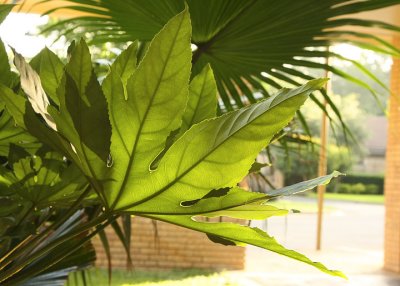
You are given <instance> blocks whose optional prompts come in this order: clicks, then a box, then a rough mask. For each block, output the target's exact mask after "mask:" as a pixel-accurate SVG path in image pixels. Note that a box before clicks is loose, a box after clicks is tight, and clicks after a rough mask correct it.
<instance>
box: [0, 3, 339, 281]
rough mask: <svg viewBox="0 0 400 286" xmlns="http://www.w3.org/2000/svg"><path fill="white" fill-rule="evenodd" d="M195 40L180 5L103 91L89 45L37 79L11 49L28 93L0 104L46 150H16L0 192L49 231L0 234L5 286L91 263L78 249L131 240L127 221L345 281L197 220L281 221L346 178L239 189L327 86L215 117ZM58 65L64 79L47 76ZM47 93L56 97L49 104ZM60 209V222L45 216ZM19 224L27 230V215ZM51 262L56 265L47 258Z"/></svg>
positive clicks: (266, 242)
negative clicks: (102, 237) (108, 231)
mask: <svg viewBox="0 0 400 286" xmlns="http://www.w3.org/2000/svg"><path fill="white" fill-rule="evenodd" d="M190 39H191V25H190V17H189V13H188V10H187V9H185V10H184V11H183V12H181V13H179V14H178V15H176V16H175V17H173V18H172V19H171V20H170V21H169V22H168V23H167V24H166V25H165V27H164V28H162V29H161V31H160V32H159V33H157V34H156V36H155V37H154V39H153V40H152V41H151V43H150V45H149V47H148V50H147V52H146V54H145V55H144V57H143V59H142V60H141V61H140V62H139V64H137V53H136V49H137V48H136V43H134V44H132V45H131V46H130V47H129V48H128V49H127V50H126V51H125V52H124V53H122V54H121V55H120V57H119V58H118V59H117V60H116V61H115V62H114V64H113V65H112V66H111V67H110V71H109V74H108V75H107V77H106V78H105V79H104V81H103V83H102V84H101V85H100V83H99V82H98V80H97V76H96V74H95V72H94V70H93V66H92V63H91V55H90V53H89V49H88V47H87V45H86V43H85V42H84V41H83V40H80V41H79V42H78V43H74V44H73V45H72V46H71V47H70V48H69V53H70V57H69V62H68V63H67V64H66V65H65V66H62V63H61V61H59V60H57V59H56V57H55V55H54V54H52V53H51V52H50V51H48V50H44V51H43V52H42V53H41V54H40V55H39V56H38V57H36V58H35V59H34V60H33V65H34V67H35V69H36V70H37V72H36V71H35V70H34V69H32V68H31V67H30V65H28V64H27V63H26V62H25V60H24V59H23V58H22V57H21V56H20V55H18V54H17V53H15V63H16V67H17V68H18V69H19V72H20V74H21V77H20V81H21V87H22V89H18V88H17V89H12V88H10V87H7V86H5V85H3V84H0V100H1V102H2V104H4V105H5V108H6V110H5V112H8V113H9V114H10V115H11V116H12V117H13V119H14V121H15V123H16V124H17V125H18V126H19V127H20V128H22V129H24V130H26V131H27V132H28V133H29V134H30V136H33V137H34V138H36V140H37V141H38V142H40V148H38V149H37V150H34V151H32V152H31V153H29V152H27V150H25V149H24V148H21V146H15V147H10V148H9V150H10V152H9V154H8V158H6V160H7V164H6V167H4V170H3V169H1V170H2V174H1V175H2V176H1V178H2V185H3V186H4V190H5V192H6V193H7V196H9V195H10V193H11V194H12V195H15V196H17V197H18V199H19V200H21V201H22V202H23V203H29V206H30V207H31V208H32V207H33V209H34V210H36V211H37V212H38V213H39V214H40V215H43V214H44V217H43V220H42V224H45V225H44V226H43V228H42V227H39V226H42V224H40V225H39V226H38V225H35V226H34V227H33V229H32V232H31V233H30V234H31V235H28V236H25V239H26V241H25V240H24V241H23V242H22V243H20V244H13V245H12V244H10V242H9V239H8V240H7V237H8V234H5V235H6V236H5V237H6V238H2V240H1V241H2V243H3V244H5V245H6V247H3V248H2V251H4V252H5V253H6V255H5V256H4V257H3V259H1V260H0V269H3V271H2V272H1V273H0V283H2V285H15V284H18V283H22V282H25V281H28V280H29V279H32V278H33V279H38V277H39V278H40V277H43V276H40V275H43V274H46V273H48V272H51V271H55V270H60V268H61V266H65V267H67V266H70V264H69V263H72V262H74V263H76V261H75V259H76V258H80V255H84V256H85V257H86V259H81V260H82V261H85V262H86V261H90V259H92V258H93V257H92V255H91V251H89V250H90V249H89V250H88V251H82V252H80V250H82V248H83V247H86V246H87V245H89V244H87V243H88V241H89V240H90V239H91V238H92V237H93V236H94V235H96V234H98V233H100V234H101V233H102V231H103V229H104V228H105V227H106V226H107V225H109V224H111V225H112V226H113V227H114V229H116V231H117V233H119V234H120V235H121V237H123V236H127V235H128V234H129V230H128V229H127V228H128V227H129V226H125V227H124V230H122V229H121V227H119V226H118V225H116V224H115V221H116V219H117V218H118V217H120V216H121V215H128V216H129V215H137V216H143V217H148V218H153V219H158V220H161V221H166V222H170V223H173V224H177V225H180V226H183V227H186V228H190V229H193V230H196V231H200V232H204V233H206V234H207V235H208V236H209V237H210V239H212V240H213V241H218V242H220V243H223V244H229V245H243V244H253V245H256V246H259V247H261V248H265V249H268V250H271V251H274V252H276V253H279V254H281V255H285V256H288V257H290V258H293V259H297V260H299V261H302V262H305V263H307V264H310V265H312V266H314V267H316V268H318V269H320V270H321V271H324V272H326V273H328V274H331V275H336V276H341V277H344V275H343V274H342V273H341V272H339V271H335V270H328V269H327V268H326V267H325V266H324V265H322V264H320V263H316V262H312V261H311V260H310V259H308V258H307V257H305V256H304V255H302V254H300V253H298V252H296V251H293V250H288V249H286V248H284V247H283V246H282V245H280V244H279V243H278V242H277V241H276V240H275V239H274V238H272V237H271V236H269V235H268V234H266V233H265V232H263V231H261V230H259V229H257V228H250V227H246V226H240V225H236V224H230V223H205V222H203V221H202V220H201V219H197V218H201V217H215V216H216V217H219V216H228V217H235V218H243V219H265V218H268V217H270V216H273V215H282V214H285V213H286V211H285V210H280V209H277V208H275V207H273V206H270V205H268V204H266V203H267V201H268V200H270V199H273V198H275V197H277V196H282V195H291V194H293V193H297V192H301V191H305V190H309V189H312V188H314V187H316V186H317V185H321V184H326V183H328V182H329V181H330V180H331V179H332V178H333V177H336V176H338V175H339V173H336V172H334V173H332V174H331V175H327V176H324V177H321V178H317V179H313V180H310V181H306V182H302V183H299V184H296V185H293V186H289V187H285V188H283V189H280V190H276V191H274V193H271V194H268V195H265V194H260V193H251V192H248V191H245V190H242V189H240V188H239V187H237V184H238V183H239V182H240V181H241V180H242V179H243V177H244V176H245V175H246V174H247V173H248V172H249V170H250V169H251V167H252V166H254V164H253V163H254V158H255V157H256V156H257V154H258V153H259V152H260V150H261V149H263V148H264V147H265V146H267V145H268V144H269V143H270V142H271V140H272V139H273V138H274V136H275V135H276V134H277V133H278V132H279V131H280V130H281V129H282V128H283V127H285V126H286V125H287V124H288V123H289V122H290V121H291V119H292V117H293V116H294V114H295V112H296V111H297V110H298V108H299V107H300V106H301V105H302V104H303V103H304V101H305V100H306V99H307V97H308V96H309V94H310V93H312V92H313V91H316V90H319V89H320V88H321V87H322V86H323V85H324V84H325V82H326V80H325V79H316V80H312V81H309V82H308V83H306V84H305V85H302V86H300V87H297V88H295V89H291V90H290V89H282V90H280V91H279V92H278V93H277V94H276V95H274V96H271V97H269V98H268V99H266V100H262V101H259V102H257V103H255V104H253V105H250V106H248V107H246V108H243V109H240V110H236V111H233V112H230V113H227V114H225V115H223V116H220V117H215V106H214V104H215V103H216V84H215V81H214V79H213V76H212V75H213V73H212V70H211V69H210V67H208V66H206V67H205V68H204V69H203V71H202V72H200V73H199V74H198V75H197V76H195V77H194V78H193V79H192V80H191V81H190V72H191V63H192V58H191V47H190ZM52 68H54V69H55V70H57V72H55V73H54V74H49V72H48V71H49V70H51V69H52ZM46 81H49V82H48V83H45V82H46ZM42 82H43V84H42ZM46 92H48V93H49V94H52V95H51V96H52V97H54V99H52V100H49V99H48V98H47V95H46ZM49 96H50V95H49ZM11 146H12V145H11ZM155 162H156V163H155ZM1 198H2V199H3V196H2V197H1ZM83 210H84V211H85V215H83V212H84V211H83ZM10 212H16V209H13V208H11V210H10ZM53 213H55V214H59V216H57V217H56V218H55V219H54V220H49V219H50V217H51V216H52V215H53ZM27 214H28V215H29V214H30V212H29V211H28V212H27ZM46 214H47V215H48V216H46ZM7 215H8V211H7V212H6V215H5V217H7ZM15 216H16V215H14V217H15ZM82 217H85V218H86V220H82ZM21 221H22V222H23V223H25V219H24V218H22V219H21ZM12 223H14V222H13V220H12V219H8V218H5V219H3V221H2V224H3V225H4V228H6V229H9V228H10V227H9V225H10V224H12ZM105 245H106V243H105ZM89 246H90V245H89ZM125 247H126V248H127V249H128V248H129V245H128V244H127V245H126V246H125ZM50 255H51V257H52V260H51V261H52V262H51V263H50V262H49V261H48V260H47V259H46V257H47V256H50ZM53 262H54V263H55V264H53ZM32 265H33V266H32ZM56 266H57V267H56Z"/></svg>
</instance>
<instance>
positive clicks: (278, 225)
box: [231, 197, 400, 286]
mask: <svg viewBox="0 0 400 286" xmlns="http://www.w3.org/2000/svg"><path fill="white" fill-rule="evenodd" d="M291 200H297V201H304V202H315V200H311V199H308V198H302V197H293V198H291ZM315 203H316V202H315ZM326 206H329V209H330V210H331V211H329V212H328V213H326V214H325V215H324V226H323V241H322V250H321V251H316V250H315V243H316V219H317V218H316V214H315V213H301V214H290V215H289V216H288V217H286V218H285V217H276V218H272V219H269V220H268V224H267V225H265V224H263V223H262V222H254V223H253V226H257V227H260V228H263V229H266V230H267V232H268V233H269V234H270V235H272V236H275V238H276V239H277V240H278V241H279V242H280V243H282V244H283V245H285V247H287V248H289V249H294V250H297V251H299V252H301V253H304V254H306V255H307V256H308V257H309V258H310V259H311V260H313V261H319V262H322V263H324V264H325V265H326V266H327V267H328V268H331V269H339V270H341V271H342V272H344V273H345V274H346V275H347V276H348V277H349V280H348V281H346V280H343V279H341V278H336V277H330V276H328V275H326V274H324V273H322V272H320V271H318V270H316V269H314V268H313V267H311V266H309V265H306V264H304V263H301V262H297V261H294V260H292V259H288V258H286V257H283V256H280V255H277V254H275V253H271V252H268V251H265V250H262V249H259V248H256V247H250V246H249V247H247V250H246V272H236V273H235V272H233V273H231V275H233V277H235V281H237V282H238V283H239V285H246V286H253V285H254V286H263V285H268V286H289V285H290V286H306V285H307V286H342V285H346V286H350V285H351V286H400V276H399V275H395V274H392V273H388V272H385V271H383V270H382V266H383V231H384V206H383V205H374V204H362V203H350V202H337V201H326Z"/></svg>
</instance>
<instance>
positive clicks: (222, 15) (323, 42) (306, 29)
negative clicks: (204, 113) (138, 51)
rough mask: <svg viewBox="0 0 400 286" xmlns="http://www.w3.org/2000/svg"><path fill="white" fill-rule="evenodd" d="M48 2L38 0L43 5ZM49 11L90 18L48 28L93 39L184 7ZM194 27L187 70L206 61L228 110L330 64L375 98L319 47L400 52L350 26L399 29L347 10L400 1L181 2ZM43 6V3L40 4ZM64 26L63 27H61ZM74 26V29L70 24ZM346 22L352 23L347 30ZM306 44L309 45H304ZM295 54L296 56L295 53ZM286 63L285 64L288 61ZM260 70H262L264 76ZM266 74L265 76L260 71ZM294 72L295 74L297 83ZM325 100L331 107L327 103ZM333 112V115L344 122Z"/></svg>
mask: <svg viewBox="0 0 400 286" xmlns="http://www.w3.org/2000/svg"><path fill="white" fill-rule="evenodd" d="M48 1H49V0H44V1H41V3H46V2H48ZM66 2H69V4H66V5H65V6H63V5H60V6H59V7H57V8H56V9H53V10H50V11H48V13H50V14H51V13H52V12H54V11H55V10H58V9H70V10H75V11H80V12H86V13H89V14H88V16H82V17H76V18H72V19H67V20H63V21H61V22H59V23H58V24H55V25H54V26H52V27H49V28H48V29H50V30H51V29H61V30H62V29H63V28H62V26H65V27H69V29H64V30H63V34H66V35H68V34H72V33H74V35H77V36H79V35H82V33H88V32H89V33H95V34H96V36H95V37H93V42H95V43H96V44H98V43H104V42H116V43H121V42H127V41H133V40H136V39H139V40H140V41H148V40H149V39H151V38H152V37H153V36H154V35H155V33H156V32H157V31H159V29H160V28H161V27H162V26H163V25H164V24H165V23H166V22H167V21H168V19H170V18H171V17H172V16H174V15H175V14H177V13H179V12H180V11H182V10H183V9H184V5H185V4H184V3H185V1H183V0H172V1H157V2H152V1H147V0H128V1H126V0H112V1H111V0H69V1H66ZM186 2H187V5H188V6H189V10H190V14H191V21H192V26H193V37H192V42H193V44H194V45H195V46H196V47H197V49H196V50H195V51H194V52H193V60H192V61H193V65H194V66H193V73H194V74H196V73H198V72H199V71H201V70H202V68H203V67H204V66H205V65H207V64H210V65H211V67H212V69H213V71H214V74H215V78H216V81H217V86H218V91H219V95H220V97H221V103H222V106H221V110H233V109H235V108H237V107H242V106H243V105H247V104H248V103H253V102H255V101H256V100H257V99H256V98H255V97H254V92H255V91H258V92H259V93H260V94H261V95H262V96H263V97H268V96H269V93H268V92H267V91H266V90H265V89H264V88H260V87H261V86H262V85H268V86H272V87H274V88H280V86H281V84H285V85H286V84H290V85H299V84H301V83H303V82H304V80H306V79H310V78H311V77H307V76H302V75H301V72H299V71H298V70H297V69H298V68H299V67H306V68H311V69H317V70H329V71H331V72H332V73H333V74H336V75H338V76H341V77H343V78H345V79H346V80H349V81H351V82H353V83H354V84H357V85H360V86H362V87H364V88H365V89H366V90H368V91H369V92H370V93H371V94H372V95H373V96H374V97H375V98H376V100H377V102H378V103H379V104H380V102H381V98H380V96H379V95H378V94H377V93H376V92H375V91H374V90H373V89H372V88H371V87H370V85H369V84H368V83H366V82H364V81H361V80H359V79H357V78H355V77H352V76H351V75H349V74H346V73H344V72H343V71H341V70H339V69H337V68H334V67H333V66H332V65H329V64H322V63H321V62H320V59H321V58H324V57H325V58H326V57H331V58H338V59H342V60H347V61H351V60H350V59H346V58H344V57H343V56H340V55H337V54H334V53H329V52H325V51H326V50H327V48H328V47H329V46H330V45H332V44H334V43H338V42H350V43H353V44H355V45H358V46H360V47H362V48H365V49H371V50H374V51H378V52H382V53H386V54H390V55H396V56H398V55H400V50H399V49H397V48H396V47H394V46H393V45H391V44H390V43H389V42H388V41H386V40H385V39H382V38H380V37H378V36H375V35H370V34H367V33H361V32H355V31H354V29H353V28H354V27H355V28H358V27H364V28H365V27H368V28H369V27H375V28H379V29H382V30H390V31H394V32H399V31H400V27H397V26H394V25H391V24H389V23H385V22H382V21H375V20H363V19H357V18H355V17H353V16H352V15H353V14H356V13H359V12H365V11H370V10H375V9H380V8H385V7H389V6H392V5H395V4H399V1H398V0H379V1H377V0H367V1H360V0H358V1H352V0H326V1H319V0H303V1H290V0H279V1H278V0H251V1H240V0H221V1H212V0H203V1H195V0H188V1H186ZM38 5H41V4H38ZM67 24H69V25H67ZM70 25H72V27H71V26H70ZM349 27H350V28H349ZM310 48H311V49H310ZM299 57H300V59H299ZM351 62H352V63H353V64H356V66H357V67H358V68H359V69H360V70H361V71H362V72H363V73H364V74H366V75H367V76H368V77H369V78H370V79H371V81H374V82H377V83H378V84H380V85H382V83H381V82H380V81H379V80H378V79H377V78H376V77H374V76H373V75H372V74H371V73H370V72H369V71H367V70H366V69H365V68H364V67H362V66H361V65H359V64H357V63H355V62H354V61H351ZM288 65H289V67H288ZM262 74H263V75H262ZM264 75H268V76H264ZM293 78H297V79H298V80H297V81H295V80H294V79H293ZM328 106H329V107H330V108H331V109H333V110H337V107H336V106H335V105H334V103H333V102H332V101H329V102H328ZM338 115H339V114H338V113H337V112H336V111H334V112H333V113H332V116H331V117H332V119H335V120H338V121H339V122H340V124H341V125H343V120H342V119H341V118H340V117H338Z"/></svg>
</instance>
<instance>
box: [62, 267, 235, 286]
mask: <svg viewBox="0 0 400 286" xmlns="http://www.w3.org/2000/svg"><path fill="white" fill-rule="evenodd" d="M75 276H76V277H75ZM85 277H86V282H87V284H86V285H88V286H90V285H94V286H108V274H107V270H104V269H91V270H89V271H86V272H85ZM66 285H67V286H78V285H79V286H81V285H82V286H83V285H84V283H83V282H82V278H81V274H79V273H77V274H75V275H71V276H70V279H69V281H68V284H66ZM111 285H112V286H175V285H179V286H181V285H182V286H189V285H190V286H203V285H211V286H237V285H238V284H236V283H235V282H234V281H233V280H232V278H229V277H228V276H227V275H226V274H224V272H221V273H217V272H215V271H207V270H199V269H183V270H173V271H154V272H152V271H139V270H134V271H132V272H129V271H123V270H113V272H112V282H111Z"/></svg>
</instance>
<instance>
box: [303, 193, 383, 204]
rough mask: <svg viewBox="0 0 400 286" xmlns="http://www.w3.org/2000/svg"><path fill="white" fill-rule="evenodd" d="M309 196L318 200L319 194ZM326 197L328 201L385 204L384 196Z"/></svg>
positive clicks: (329, 194)
mask: <svg viewBox="0 0 400 286" xmlns="http://www.w3.org/2000/svg"><path fill="white" fill-rule="evenodd" d="M308 196H309V197H313V198H316V197H317V194H315V193H309V194H308ZM324 197H325V199H327V200H338V201H349V202H360V203H373V204H383V203H384V196H382V195H352V194H335V193H325V196H324Z"/></svg>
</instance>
